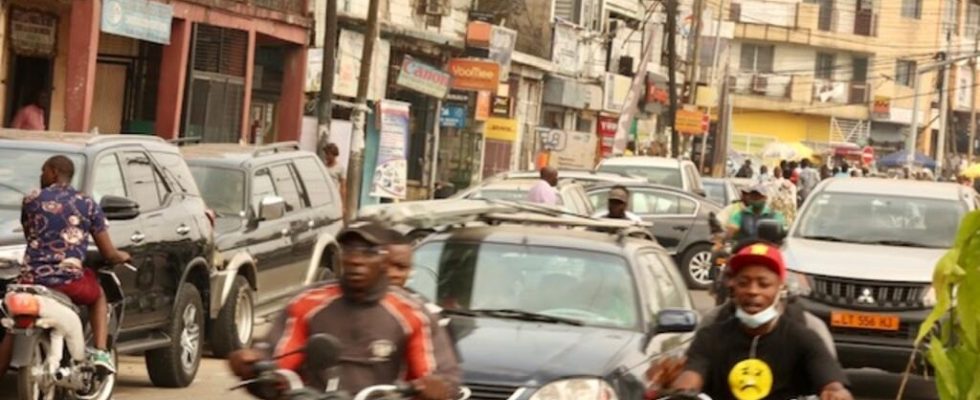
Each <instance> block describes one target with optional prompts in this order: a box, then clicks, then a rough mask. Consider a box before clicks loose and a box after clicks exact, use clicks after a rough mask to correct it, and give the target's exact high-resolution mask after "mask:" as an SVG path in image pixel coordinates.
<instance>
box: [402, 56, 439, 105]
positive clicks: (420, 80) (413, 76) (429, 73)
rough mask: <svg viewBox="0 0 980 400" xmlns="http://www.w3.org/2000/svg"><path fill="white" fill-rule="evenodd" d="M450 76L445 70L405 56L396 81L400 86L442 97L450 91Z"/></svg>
mask: <svg viewBox="0 0 980 400" xmlns="http://www.w3.org/2000/svg"><path fill="white" fill-rule="evenodd" d="M449 80H450V76H449V74H448V73H446V72H445V71H443V70H441V69H438V68H436V67H433V66H430V65H429V64H426V63H423V62H421V61H418V60H416V59H414V58H412V56H408V55H406V56H405V60H404V61H402V69H401V72H400V73H399V74H398V80H397V81H396V82H395V83H397V84H398V86H401V87H404V88H408V89H412V90H414V91H416V92H419V93H422V94H427V95H429V96H432V97H435V98H437V99H441V98H444V97H446V94H447V93H449Z"/></svg>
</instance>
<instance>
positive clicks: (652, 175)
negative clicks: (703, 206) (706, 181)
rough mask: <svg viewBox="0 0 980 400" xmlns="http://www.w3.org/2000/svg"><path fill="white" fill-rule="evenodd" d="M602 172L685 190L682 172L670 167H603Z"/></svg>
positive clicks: (601, 167)
mask: <svg viewBox="0 0 980 400" xmlns="http://www.w3.org/2000/svg"><path fill="white" fill-rule="evenodd" d="M599 171H601V172H613V173H621V174H626V175H630V176H637V177H641V178H645V179H646V180H647V181H648V182H650V183H656V184H660V185H666V186H673V187H676V188H681V189H683V188H684V182H683V181H682V180H681V170H680V169H679V168H676V167H674V168H670V167H649V166H642V165H601V166H599Z"/></svg>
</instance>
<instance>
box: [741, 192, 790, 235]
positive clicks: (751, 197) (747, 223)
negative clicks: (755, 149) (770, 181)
mask: <svg viewBox="0 0 980 400" xmlns="http://www.w3.org/2000/svg"><path fill="white" fill-rule="evenodd" d="M768 192H769V188H768V187H766V185H764V184H755V185H753V186H752V187H750V188H749V189H747V190H746V191H744V192H742V202H743V203H744V205H745V206H744V207H742V208H741V210H738V211H737V212H733V213H732V214H731V216H730V217H729V219H728V235H727V238H728V240H730V241H734V242H735V243H738V242H741V241H744V240H753V239H757V238H758V234H759V232H758V225H759V221H762V220H766V219H772V220H776V221H778V222H779V223H781V224H783V225H784V226H785V225H786V219H785V217H784V216H783V214H782V213H780V212H778V211H773V210H772V209H771V208H769V205H768V195H767V193H768Z"/></svg>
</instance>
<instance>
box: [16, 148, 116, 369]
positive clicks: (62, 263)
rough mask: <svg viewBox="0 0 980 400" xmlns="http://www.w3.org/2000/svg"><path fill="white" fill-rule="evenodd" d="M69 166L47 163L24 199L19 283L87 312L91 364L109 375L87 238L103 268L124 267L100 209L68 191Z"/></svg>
mask: <svg viewBox="0 0 980 400" xmlns="http://www.w3.org/2000/svg"><path fill="white" fill-rule="evenodd" d="M74 176H75V165H74V164H73V163H72V161H71V160H69V159H68V158H67V157H65V156H54V157H51V158H49V159H48V160H47V161H46V162H45V163H44V166H43V167H41V189H40V190H38V191H35V192H33V193H31V194H29V195H27V197H25V198H24V203H23V205H22V207H21V217H20V222H21V226H22V227H23V229H24V238H25V239H26V240H27V243H28V245H27V249H26V251H25V253H24V267H23V268H22V271H21V276H20V279H19V281H20V283H21V284H27V285H42V286H47V287H49V288H51V289H54V290H57V291H59V292H62V293H64V294H65V295H67V296H68V297H69V298H70V299H71V301H72V302H74V303H75V304H79V305H83V306H88V308H89V318H90V321H89V322H90V324H91V326H92V335H93V339H94V341H95V350H94V351H91V352H90V358H91V361H92V363H93V364H94V365H95V366H96V367H99V368H103V369H105V370H106V371H108V372H111V373H115V366H114V365H113V359H112V356H111V355H110V353H109V351H108V350H109V348H108V330H109V329H108V321H107V320H106V316H107V315H109V307H108V302H107V301H106V297H105V293H103V292H102V286H101V285H100V284H99V280H98V278H97V277H96V276H95V271H93V270H92V269H90V268H85V267H84V263H85V256H86V252H87V251H88V245H89V235H91V236H92V238H94V239H95V245H96V246H97V247H98V249H99V253H100V254H101V255H102V257H103V258H104V259H105V261H106V262H107V263H109V264H122V263H125V262H127V261H129V254H127V253H126V252H124V251H120V250H117V249H116V247H115V246H114V245H113V244H112V239H111V238H110V237H109V231H108V224H107V223H106V219H105V216H104V215H103V214H102V209H101V208H100V207H99V205H98V204H97V203H96V202H95V201H94V200H92V198H91V197H89V196H87V195H85V194H83V193H80V192H78V191H77V190H75V188H73V187H71V180H72V178H73V177H74ZM12 348H13V336H11V335H6V336H4V339H3V343H2V345H0V376H3V374H4V373H5V372H6V369H7V366H8V364H9V363H10V355H11V349H12Z"/></svg>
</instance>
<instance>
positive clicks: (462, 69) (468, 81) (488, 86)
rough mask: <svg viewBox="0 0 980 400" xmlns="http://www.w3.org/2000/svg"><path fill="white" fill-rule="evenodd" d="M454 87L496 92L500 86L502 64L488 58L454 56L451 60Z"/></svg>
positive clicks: (450, 69)
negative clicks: (476, 58) (474, 58)
mask: <svg viewBox="0 0 980 400" xmlns="http://www.w3.org/2000/svg"><path fill="white" fill-rule="evenodd" d="M449 73H450V74H452V76H453V83H452V87H453V89H461V90H487V91H491V92H496V91H497V88H498V87H499V86H500V65H497V63H496V62H493V61H487V60H473V59H466V58H454V59H451V60H449Z"/></svg>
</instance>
